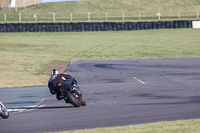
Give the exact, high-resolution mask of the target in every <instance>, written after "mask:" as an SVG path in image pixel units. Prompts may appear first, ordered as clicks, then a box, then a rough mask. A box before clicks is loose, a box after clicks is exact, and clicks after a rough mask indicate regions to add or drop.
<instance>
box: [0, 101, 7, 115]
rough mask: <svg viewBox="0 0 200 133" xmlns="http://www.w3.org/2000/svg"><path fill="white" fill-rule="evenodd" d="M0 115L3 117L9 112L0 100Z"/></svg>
mask: <svg viewBox="0 0 200 133" xmlns="http://www.w3.org/2000/svg"><path fill="white" fill-rule="evenodd" d="M0 116H1V117H2V118H4V119H7V118H8V117H9V112H8V110H7V109H6V107H5V106H4V105H3V104H2V103H1V102H0Z"/></svg>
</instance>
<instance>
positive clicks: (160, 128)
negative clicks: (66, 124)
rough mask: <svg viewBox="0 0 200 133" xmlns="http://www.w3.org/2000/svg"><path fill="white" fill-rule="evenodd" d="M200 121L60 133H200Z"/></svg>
mask: <svg viewBox="0 0 200 133" xmlns="http://www.w3.org/2000/svg"><path fill="white" fill-rule="evenodd" d="M199 124H200V119H193V120H181V121H173V122H158V123H149V124H140V125H131V126H122V127H107V128H96V129H86V130H75V131H68V132H64V131H63V132H59V133H199V131H200V126H199Z"/></svg>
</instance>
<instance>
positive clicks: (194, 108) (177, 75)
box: [0, 57, 200, 133]
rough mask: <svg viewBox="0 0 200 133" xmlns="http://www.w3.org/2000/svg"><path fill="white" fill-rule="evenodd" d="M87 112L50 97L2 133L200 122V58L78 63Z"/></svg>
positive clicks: (4, 124)
mask: <svg viewBox="0 0 200 133" xmlns="http://www.w3.org/2000/svg"><path fill="white" fill-rule="evenodd" d="M68 72H69V74H71V75H72V76H74V77H76V78H77V80H78V81H79V86H80V88H81V89H82V91H83V94H84V97H85V100H86V102H87V106H86V107H80V108H73V107H72V106H71V105H70V104H65V103H64V101H63V100H62V101H57V100H56V99H55V96H54V95H53V96H52V95H49V96H48V97H47V98H46V100H45V101H43V102H42V103H41V104H42V106H43V107H38V108H33V109H34V110H32V111H26V112H21V113H13V114H11V115H10V117H9V118H8V119H7V120H3V119H0V125H1V128H0V132H2V133H12V132H13V133H18V132H20V133H22V132H26V133H28V132H49V131H51V132H53V131H63V130H74V129H86V128H95V127H108V126H119V125H130V124H140V123H149V122H157V121H171V120H180V119H191V118H200V106H199V105H200V58H199V57H196V58H173V59H128V60H104V61H74V62H72V63H71V64H70V66H69V68H68Z"/></svg>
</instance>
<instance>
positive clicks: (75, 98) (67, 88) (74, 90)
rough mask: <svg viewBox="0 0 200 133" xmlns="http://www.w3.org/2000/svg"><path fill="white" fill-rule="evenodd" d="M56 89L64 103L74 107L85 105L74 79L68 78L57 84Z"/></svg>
mask: <svg viewBox="0 0 200 133" xmlns="http://www.w3.org/2000/svg"><path fill="white" fill-rule="evenodd" d="M58 90H59V91H60V92H61V97H63V99H65V102H66V103H70V104H72V105H74V107H80V106H81V105H82V106H86V102H85V101H84V99H83V96H82V92H81V91H80V89H79V86H78V84H77V82H75V83H74V79H68V80H65V81H64V82H62V83H61V84H59V85H58Z"/></svg>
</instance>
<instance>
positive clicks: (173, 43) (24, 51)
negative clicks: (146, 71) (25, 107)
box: [0, 29, 200, 88]
mask: <svg viewBox="0 0 200 133" xmlns="http://www.w3.org/2000/svg"><path fill="white" fill-rule="evenodd" d="M199 36H200V32H199V30H194V29H175V30H174V29H173V30H170V29H168V30H167V29H166V30H143V31H119V32H76V33H69V32H68V33H66V32H65V33H0V40H1V41H0V58H1V62H0V73H1V76H0V88H5V87H20V86H37V85H47V81H48V78H49V76H50V75H49V74H50V71H51V69H53V68H58V66H59V65H57V64H59V63H61V64H62V67H61V68H60V67H59V69H61V70H60V71H63V70H64V69H65V68H66V65H67V62H66V61H72V60H91V59H122V58H160V57H192V56H200V44H199V42H200V37H199ZM56 65H57V66H56Z"/></svg>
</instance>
